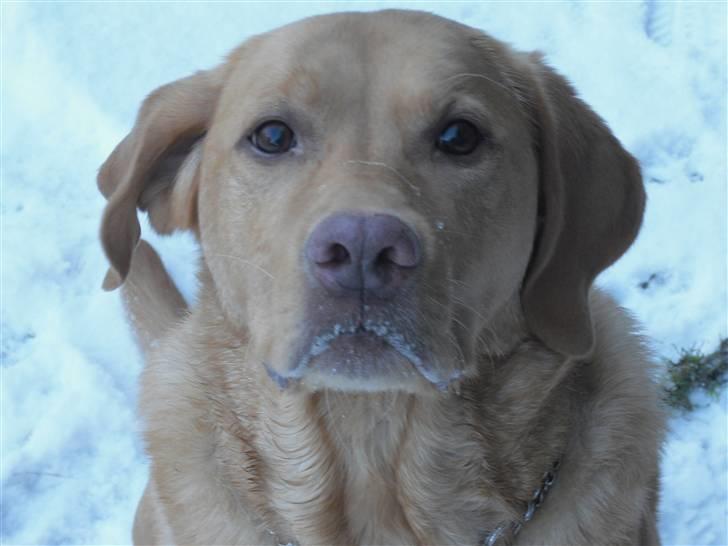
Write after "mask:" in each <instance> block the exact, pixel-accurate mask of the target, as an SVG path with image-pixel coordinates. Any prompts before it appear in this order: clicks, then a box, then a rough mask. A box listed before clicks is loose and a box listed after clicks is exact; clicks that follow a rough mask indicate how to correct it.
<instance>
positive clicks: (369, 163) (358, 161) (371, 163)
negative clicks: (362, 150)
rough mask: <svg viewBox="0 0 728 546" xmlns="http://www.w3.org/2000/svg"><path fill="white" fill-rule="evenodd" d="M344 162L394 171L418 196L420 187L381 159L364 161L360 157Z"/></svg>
mask: <svg viewBox="0 0 728 546" xmlns="http://www.w3.org/2000/svg"><path fill="white" fill-rule="evenodd" d="M344 164H345V165H346V164H354V165H364V166H367V167H381V168H383V169H387V170H388V171H390V172H392V173H394V174H395V175H396V176H397V178H399V179H400V180H401V181H402V182H404V183H405V184H407V185H408V186H409V187H410V188H412V191H414V192H415V194H416V195H417V196H418V197H419V196H420V188H419V187H417V186H416V185H415V184H413V183H412V181H411V180H410V179H409V178H407V177H406V176H405V175H403V174H402V173H401V172H399V171H398V170H397V169H395V168H394V167H392V166H391V165H387V164H386V163H383V162H381V161H364V160H361V159H349V160H347V161H344Z"/></svg>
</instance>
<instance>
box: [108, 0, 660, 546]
mask: <svg viewBox="0 0 728 546" xmlns="http://www.w3.org/2000/svg"><path fill="white" fill-rule="evenodd" d="M99 186H100V188H101V191H102V192H103V194H104V195H105V196H106V197H107V198H108V205H107V207H106V210H105V212H104V217H103V224H102V228H101V238H102V240H103V246H104V248H105V251H106V253H107V255H108V258H109V260H110V262H111V265H112V269H111V271H110V273H109V275H108V276H107V279H106V287H107V288H113V287H115V286H118V285H119V284H121V283H122V282H123V283H124V294H125V301H126V304H127V307H128V310H129V312H130V314H131V317H132V320H133V324H134V326H135V328H136V332H137V334H138V336H139V339H140V342H141V344H142V346H143V348H144V350H145V354H146V357H147V360H148V362H147V365H146V369H145V370H144V372H143V375H142V378H141V394H140V409H141V415H142V418H143V422H144V424H145V439H146V444H147V448H148V452H149V455H150V457H151V477H150V480H149V484H148V486H147V489H146V491H145V493H144V497H143V498H142V500H141V503H140V505H139V509H138V511H137V516H136V522H135V525H134V541H135V543H137V544H172V543H175V544H228V545H229V544H272V545H276V544H287V543H292V544H300V545H322V544H334V545H365V544H366V545H383V544H422V545H424V544H438V545H440V544H473V545H475V544H487V545H494V544H499V545H500V544H554V545H567V544H579V545H587V544H588V545H592V544H607V543H609V544H637V543H640V544H658V543H659V538H658V535H657V532H656V524H655V505H656V498H657V484H658V453H659V446H660V442H661V439H662V430H663V417H662V413H661V410H660V405H659V396H658V389H657V387H656V385H655V383H654V382H653V380H652V378H651V376H652V370H651V365H650V359H649V357H648V354H647V352H646V350H645V348H644V345H643V342H642V340H641V338H640V337H639V335H638V334H636V333H635V324H634V323H633V322H632V320H631V319H630V318H629V317H628V315H627V314H626V313H625V311H623V310H621V309H620V308H619V307H617V305H615V303H614V302H613V301H612V300H611V299H610V298H609V297H608V296H606V295H605V294H603V293H601V292H599V291H598V290H596V289H594V288H593V287H592V282H593V280H594V278H595V276H596V275H597V274H598V273H599V272H600V271H602V270H603V269H605V268H606V267H607V266H609V265H610V264H611V263H613V262H614V261H615V260H616V259H617V258H619V256H620V255H621V254H622V253H623V252H624V251H625V250H626V249H627V247H629V245H630V244H631V243H632V241H633V240H634V238H635V236H636V234H637V232H638V230H639V227H640V223H641V220H642V212H643V207H644V200H645V197H644V190H643V185H642V181H641V177H640V171H639V168H638V166H637V163H636V162H635V160H634V159H633V158H632V157H631V156H630V155H629V154H628V153H627V152H626V151H625V150H624V149H623V148H622V147H621V145H620V144H619V142H618V141H617V139H616V138H615V137H614V136H613V135H612V134H611V133H610V131H609V130H608V129H607V127H606V126H605V124H604V123H603V122H602V121H601V120H600V119H599V117H597V116H596V115H595V114H594V113H593V112H592V111H591V110H590V109H589V107H587V106H586V105H585V104H584V103H583V102H582V101H581V100H579V99H578V98H577V97H576V96H575V94H574V91H573V89H572V88H571V87H570V86H569V84H568V83H567V82H566V80H564V79H563V78H562V77H560V76H559V75H557V74H556V73H554V72H553V71H552V70H551V69H550V68H549V67H547V66H546V65H544V63H543V62H542V61H541V59H540V57H539V56H538V55H535V54H523V53H517V52H515V51H513V50H512V49H510V48H509V47H508V46H506V45H504V44H502V43H500V42H498V41H496V40H494V39H492V38H490V37H488V36H485V35H484V34H482V33H480V32H478V31H476V30H474V29H472V28H468V27H465V26H463V25H460V24H457V23H455V22H452V21H448V20H446V19H442V18H440V17H436V16H433V15H430V14H426V13H419V12H410V11H384V12H378V13H367V14H364V13H346V14H336V15H326V16H322V17H314V18H311V19H307V20H304V21H301V22H298V23H295V24H292V25H289V26H286V27H283V28H280V29H278V30H275V31H273V32H270V33H267V34H263V35H260V36H256V37H254V38H252V39H250V40H248V41H247V42H245V43H244V44H243V45H242V46H240V47H239V48H238V49H236V50H235V51H234V52H233V53H232V54H231V55H230V56H229V57H228V59H227V60H226V62H224V63H223V64H222V65H221V66H219V67H217V68H214V69H212V70H207V71H202V72H198V73H196V74H194V75H192V76H190V77H188V78H184V79H181V80H179V81H176V82H173V83H171V84H169V85H165V86H163V87H161V88H160V89H158V90H156V91H155V92H154V93H152V94H151V95H150V96H149V97H148V98H147V99H146V100H145V101H144V104H143V105H142V107H141V110H140V112H139V116H138V118H137V121H136V124H135V126H134V128H133V129H132V131H131V133H130V134H129V135H128V136H127V137H126V138H125V139H124V140H123V141H122V142H121V143H120V144H119V145H118V146H117V148H116V149H115V150H114V152H113V153H112V154H111V156H110V157H109V159H108V160H107V161H106V163H105V164H104V165H103V167H102V168H101V172H100V175H99ZM137 209H140V210H143V211H147V213H148V214H149V218H150V221H151V224H152V225H153V227H154V228H155V229H156V230H157V231H158V232H160V233H169V232H171V231H174V230H192V231H193V232H194V233H195V234H196V235H197V237H198V239H199V242H200V246H201V249H202V260H201V264H200V271H199V281H200V294H199V298H198V301H197V302H196V303H195V305H194V306H192V307H191V308H190V309H187V307H186V304H185V302H184V300H183V299H182V297H181V296H180V295H179V293H178V291H177V289H176V288H175V286H174V284H173V283H172V281H171V280H170V278H169V277H168V276H167V273H166V272H165V269H164V267H163V265H162V263H161V262H160V260H159V258H158V257H157V255H156V254H155V252H154V250H153V249H152V248H151V247H150V246H149V245H147V244H146V243H144V242H141V243H140V240H139V238H140V227H139V222H138V220H137Z"/></svg>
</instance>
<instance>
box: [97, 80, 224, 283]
mask: <svg viewBox="0 0 728 546" xmlns="http://www.w3.org/2000/svg"><path fill="white" fill-rule="evenodd" d="M222 80H223V75H222V71H221V70H220V69H216V70H210V71H202V72H198V73H196V74H194V75H192V76H189V77H187V78H183V79H181V80H177V81H175V82H172V83H170V84H167V85H164V86H162V87H160V88H159V89H157V90H156V91H154V92H153V93H151V94H150V95H149V96H148V97H147V98H146V100H145V101H144V103H143V104H142V107H141V108H140V110H139V114H138V115H137V119H136V122H135V124H134V128H133V129H132V131H131V132H130V133H129V134H128V135H127V136H126V138H124V140H122V141H121V142H120V143H119V144H118V145H117V146H116V148H115V149H114V151H113V152H112V153H111V155H110V156H109V158H108V159H107V160H106V162H105V163H104V164H103V165H102V166H101V170H100V171H99V175H98V186H99V189H100V190H101V193H103V194H104V196H105V197H106V198H107V199H108V203H107V205H106V209H105V210H104V215H103V219H102V223H101V242H102V244H103V247H104V251H105V252H106V255H107V257H108V258H109V261H110V262H111V266H112V272H110V275H111V277H115V278H116V280H115V281H113V280H111V281H109V280H108V279H109V278H110V277H109V276H107V281H105V287H106V288H113V287H115V286H118V284H120V283H121V282H123V281H124V279H125V278H126V276H127V274H128V273H129V266H130V263H131V257H132V253H133V251H134V248H135V246H136V244H137V242H138V241H139V237H140V234H141V229H140V226H139V220H138V218H137V212H136V209H137V207H138V208H139V209H140V210H146V211H148V213H149V219H150V222H151V224H152V226H153V227H154V229H155V230H156V231H158V232H159V233H171V232H172V231H174V230H177V229H193V230H196V229H197V188H198V183H199V180H198V174H199V173H198V171H199V163H200V157H201V150H202V149H201V144H202V139H203V137H204V135H205V132H206V130H207V127H208V124H209V122H210V120H211V118H212V115H213V112H214V109H215V106H216V104H217V99H218V96H219V94H220V90H221V87H222Z"/></svg>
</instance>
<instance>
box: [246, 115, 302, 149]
mask: <svg viewBox="0 0 728 546" xmlns="http://www.w3.org/2000/svg"><path fill="white" fill-rule="evenodd" d="M249 139H250V143H251V144H252V145H253V146H255V147H256V148H257V149H258V150H260V151H261V152H263V153H264V154H282V153H284V152H287V151H288V150H290V149H291V148H293V147H294V146H295V145H296V135H295V134H294V133H293V130H292V129H291V128H290V127H289V126H288V125H286V124H285V123H283V122H282V121H266V122H265V123H262V124H260V125H258V127H256V129H255V130H254V131H253V133H252V134H251V135H250V137H249Z"/></svg>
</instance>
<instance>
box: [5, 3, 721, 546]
mask: <svg viewBox="0 0 728 546" xmlns="http://www.w3.org/2000/svg"><path fill="white" fill-rule="evenodd" d="M381 7H407V8H413V9H414V8H419V9H425V10H429V11H433V12H436V13H438V14H441V15H444V16H447V17H450V18H453V19H456V20H458V21H461V22H463V23H465V24H468V25H471V26H475V27H478V28H482V29H484V30H485V31H487V32H489V33H491V34H493V35H494V36H496V37H498V38H500V39H503V40H506V41H508V42H511V43H512V44H513V45H515V46H516V47H518V48H520V49H527V50H530V49H540V50H542V51H543V52H545V53H546V55H547V58H548V61H549V62H550V63H551V64H552V65H553V66H554V67H556V68H557V69H558V70H559V71H560V72H562V73H563V74H565V75H566V76H568V77H569V78H570V79H571V81H572V82H573V83H574V84H575V86H576V88H577V89H578V90H579V92H580V94H581V95H582V97H583V98H584V99H585V100H586V101H587V102H588V103H589V104H591V105H592V106H593V107H594V109H595V110H596V111H597V112H598V113H599V114H601V115H602V116H603V117H604V118H605V119H606V120H607V122H608V123H609V125H610V127H611V128H612V130H613V131H614V132H615V133H616V135H617V136H618V137H619V138H620V139H621V140H622V142H623V143H624V144H625V146H626V147H627V148H628V149H629V150H631V151H632V152H633V153H634V154H635V155H636V156H637V157H638V158H639V160H640V161H641V163H642V166H643V170H644V177H645V181H646V185H647V191H648V194H649V201H648V207H647V214H646V217H645V223H644V227H643V229H642V232H641V234H640V237H639V239H638V241H637V243H636V244H635V245H634V246H633V247H632V249H631V250H630V251H629V252H628V254H627V255H626V256H625V257H624V258H622V260H621V261H620V262H619V263H618V264H617V265H616V266H614V267H613V268H611V269H610V270H609V271H607V272H605V273H604V274H603V275H602V276H601V277H600V279H599V283H600V284H601V285H602V286H605V287H607V288H608V289H609V290H610V291H611V292H612V293H614V294H615V295H616V296H617V298H618V299H619V300H620V301H621V302H622V304H624V305H625V306H626V307H628V308H629V309H631V310H632V311H633V312H634V313H636V314H637V316H638V317H639V318H640V320H641V321H642V322H643V323H644V325H645V328H646V331H647V332H648V334H649V335H650V336H651V338H652V340H653V342H654V348H655V350H656V353H657V354H658V355H660V356H675V355H676V354H677V349H678V348H680V347H692V346H696V347H699V348H702V349H704V350H705V351H712V350H714V349H715V348H716V346H717V344H718V341H719V339H720V337H721V336H725V335H726V334H727V333H728V325H727V317H726V263H727V257H726V235H727V234H728V229H727V227H728V224H727V221H726V205H727V202H726V144H727V143H726V28H727V21H726V3H725V2H720V3H699V2H690V1H684V2H669V3H667V2H665V3H658V2H632V3H616V2H611V3H609V2H599V3H596V2H590V3H576V2H566V3H540V4H535V3H519V4H513V3H491V4H475V3H444V2H438V3H419V4H403V3H401V2H400V3H344V2H336V3H324V2H317V3H285V4H274V3H216V4H201V3H116V2H106V3H104V2H94V3H80V2H79V3H70V2H55V3H52V2H45V3H8V2H3V3H2V6H1V8H0V9H1V10H2V28H1V31H2V38H1V39H2V97H1V104H2V131H1V133H2V134H1V138H2V155H1V160H2V195H1V211H2V212H1V214H2V248H1V256H0V257H1V259H2V263H1V268H0V269H1V272H2V305H1V307H2V311H1V315H0V317H1V323H2V367H1V368H0V371H1V372H2V406H1V409H2V419H1V426H2V431H1V438H0V440H1V442H2V459H1V463H2V464H1V467H2V468H1V475H0V478H1V483H2V501H1V502H2V507H1V513H2V518H1V520H0V523H1V524H2V530H1V533H0V539H1V540H2V542H3V543H4V544H61V543H62V544H122V543H128V542H130V540H131V534H130V529H131V522H132V517H133V514H134V509H135V506H136V503H137V501H138V499H139V497H140V495H141V492H142V488H143V486H144V483H145V479H146V472H147V467H146V461H145V457H144V454H143V452H142V450H141V446H140V441H139V437H138V423H137V422H136V420H135V396H136V378H137V374H138V373H139V370H140V368H141V366H142V362H141V359H140V356H139V353H138V351H137V349H136V348H135V346H134V343H133V340H132V338H131V334H130V331H129V328H128V326H127V324H126V322H125V318H124V315H123V311H122V307H121V305H120V301H119V295H118V293H104V292H103V291H102V290H101V288H100V285H101V280H102V278H103V276H104V273H105V271H106V260H105V259H104V257H103V255H102V252H101V249H100V246H99V242H98V237H97V232H98V227H99V219H100V216H101V211H102V208H103V206H104V200H103V199H102V197H101V195H100V194H99V193H98V191H97V189H96V182H95V177H96V171H97V169H98V167H99V165H100V164H101V163H102V162H103V161H104V159H105V158H106V157H107V155H108V154H109V153H110V152H111V150H112V149H113V147H114V145H115V144H116V143H117V142H118V141H119V140H120V139H121V138H122V137H123V136H124V135H125V134H126V132H127V131H128V130H129V129H130V127H131V125H132V122H133V119H134V116H135V113H136V109H137V107H138V106H139V104H140V102H141V101H142V99H143V98H144V96H145V95H146V94H147V93H149V92H150V91H151V90H153V89H154V88H156V87H157V86H159V85H161V84H164V83H166V82H169V81H171V80H174V79H177V78H180V77H183V76H185V75H188V74H189V73H191V72H193V71H194V70H197V69H199V68H206V67H210V66H212V65H215V64H216V63H218V62H219V61H220V60H221V59H222V57H223V55H224V54H225V53H226V52H228V51H229V50H230V49H232V48H233V47H234V46H235V45H237V44H238V43H239V42H240V41H242V40H243V39H244V38H246V37H248V36H250V35H252V34H255V33H259V32H262V31H265V30H269V29H271V28H274V27H276V26H279V25H281V24H284V23H287V22H290V21H293V20H295V19H299V18H301V17H304V16H307V15H312V14H315V13H323V12H329V11H339V10H345V9H357V10H373V9H379V8H381ZM271 62H274V60H271ZM146 237H147V238H149V239H150V240H151V241H152V243H153V244H154V245H155V246H156V247H157V248H158V249H160V251H161V253H162V255H163V258H164V259H165V262H166V264H167V266H168V268H170V269H171V271H172V273H173V275H174V276H175V278H176V279H177V281H178V282H179V283H180V285H181V286H182V288H183V291H184V292H185V294H186V295H187V296H188V297H191V298H193V297H194V292H195V282H194V264H195V259H196V255H197V251H196V249H195V244H194V241H193V240H192V238H191V237H189V236H182V235H180V236H175V237H172V238H166V239H161V238H159V237H155V236H153V234H151V233H150V231H149V229H146ZM641 283H647V285H646V288H645V287H643V286H645V285H643V286H640V285H641ZM698 401H699V402H700V404H701V409H699V410H697V411H696V412H694V413H692V414H688V415H681V414H677V413H676V414H675V415H674V417H673V418H672V419H671V431H670V435H669V440H668V443H667V445H666V448H665V455H664V459H663V476H662V484H663V494H662V501H661V504H660V511H661V520H660V529H661V532H662V537H663V541H664V543H665V544H727V543H728V535H727V531H726V521H728V502H727V496H728V473H727V471H726V465H727V453H726V450H727V448H726V426H727V424H726V404H727V402H728V399H727V397H726V393H725V391H724V392H723V393H722V395H721V398H720V399H719V400H718V401H716V400H712V399H710V398H708V397H703V398H701V399H700V400H698Z"/></svg>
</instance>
